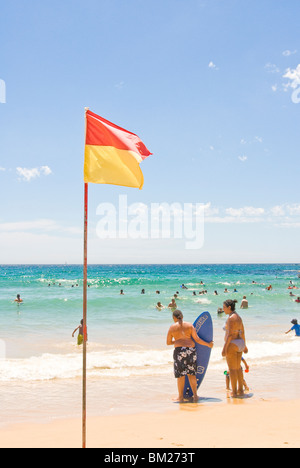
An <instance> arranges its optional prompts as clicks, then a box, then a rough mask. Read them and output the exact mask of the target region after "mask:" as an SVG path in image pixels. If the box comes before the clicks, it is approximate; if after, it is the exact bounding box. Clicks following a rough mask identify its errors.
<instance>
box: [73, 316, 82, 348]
mask: <svg viewBox="0 0 300 468" xmlns="http://www.w3.org/2000/svg"><path fill="white" fill-rule="evenodd" d="M77 330H79V333H78V337H77V344H78V346H81V345H82V344H83V337H84V333H83V320H81V322H80V325H79V326H78V327H77V328H76V329H75V330H74V331H73V333H72V338H74V335H75V333H76V332H77Z"/></svg>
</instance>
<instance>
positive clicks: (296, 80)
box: [283, 64, 300, 89]
mask: <svg viewBox="0 0 300 468" xmlns="http://www.w3.org/2000/svg"><path fill="white" fill-rule="evenodd" d="M283 78H287V79H288V80H290V83H287V84H285V85H284V87H285V88H293V89H296V88H298V86H299V85H300V64H299V65H298V66H297V68H295V69H292V68H288V69H287V70H286V72H285V75H283Z"/></svg>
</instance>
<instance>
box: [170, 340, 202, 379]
mask: <svg viewBox="0 0 300 468" xmlns="http://www.w3.org/2000/svg"><path fill="white" fill-rule="evenodd" d="M174 374H175V379H179V378H180V377H185V376H187V375H196V374H197V350H196V348H175V350H174Z"/></svg>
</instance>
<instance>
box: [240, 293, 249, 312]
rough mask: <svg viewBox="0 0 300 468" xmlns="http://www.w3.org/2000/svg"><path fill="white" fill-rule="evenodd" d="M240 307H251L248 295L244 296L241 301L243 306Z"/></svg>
mask: <svg viewBox="0 0 300 468" xmlns="http://www.w3.org/2000/svg"><path fill="white" fill-rule="evenodd" d="M240 308H241V309H248V308H249V303H248V301H247V297H246V296H244V297H243V300H242V302H241V307H240Z"/></svg>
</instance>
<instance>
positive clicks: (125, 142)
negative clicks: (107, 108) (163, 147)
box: [86, 111, 152, 159]
mask: <svg viewBox="0 0 300 468" xmlns="http://www.w3.org/2000/svg"><path fill="white" fill-rule="evenodd" d="M86 118H87V129H86V145H93V146H112V147H114V148H117V149H120V150H128V151H134V152H135V153H137V154H139V155H140V156H141V158H142V159H146V158H147V157H148V156H150V155H151V154H152V153H150V151H149V150H148V149H147V148H146V146H145V145H144V143H143V142H142V141H141V140H140V138H139V137H138V136H137V135H135V134H134V133H131V132H128V130H125V129H124V128H121V127H118V126H117V125H115V124H113V123H111V122H109V121H108V120H105V119H103V118H102V117H100V116H99V115H96V114H94V113H93V112H91V111H87V112H86Z"/></svg>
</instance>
